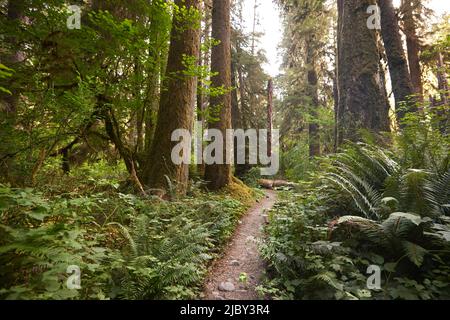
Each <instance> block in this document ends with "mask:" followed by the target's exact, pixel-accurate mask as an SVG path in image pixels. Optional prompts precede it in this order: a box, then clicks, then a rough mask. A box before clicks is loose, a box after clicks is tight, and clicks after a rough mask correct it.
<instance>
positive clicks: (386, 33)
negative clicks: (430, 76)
mask: <svg viewBox="0 0 450 320" xmlns="http://www.w3.org/2000/svg"><path fill="white" fill-rule="evenodd" d="M379 2H380V10H381V33H382V36H383V42H384V47H385V50H386V56H387V60H388V65H389V73H390V75H391V83H392V91H393V92H394V96H395V109H396V113H397V121H398V122H399V123H400V122H401V120H402V119H403V118H404V116H405V115H406V114H407V113H408V112H412V111H414V110H415V103H414V99H412V98H413V97H412V95H413V94H414V90H413V86H412V82H411V75H410V74H409V70H408V64H407V61H406V57H405V51H404V50H403V44H402V38H401V35H400V27H399V25H398V19H397V15H396V13H395V9H394V5H393V3H392V0H384V1H379Z"/></svg>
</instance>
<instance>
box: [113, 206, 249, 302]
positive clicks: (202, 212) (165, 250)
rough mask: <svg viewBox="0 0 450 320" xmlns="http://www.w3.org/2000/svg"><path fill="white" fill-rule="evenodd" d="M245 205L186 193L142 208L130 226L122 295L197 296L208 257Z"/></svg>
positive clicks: (119, 279)
mask: <svg viewBox="0 0 450 320" xmlns="http://www.w3.org/2000/svg"><path fill="white" fill-rule="evenodd" d="M239 212H242V206H241V204H240V203H239V202H236V201H234V200H220V201H218V200H216V201H214V200H209V201H206V202H203V203H202V201H198V200H194V199H185V200H180V201H178V202H172V203H164V204H161V205H160V206H158V207H151V208H146V209H144V210H142V212H141V213H140V215H138V216H136V217H134V218H133V221H132V223H131V225H130V226H129V227H124V226H122V225H119V224H114V226H115V227H117V228H118V230H120V232H121V234H122V236H123V237H124V238H125V239H126V240H127V246H126V247H125V248H124V249H123V256H124V264H123V267H122V268H120V269H118V270H116V277H115V279H116V280H115V285H116V287H117V291H118V295H117V297H118V298H121V299H186V298H190V299H192V298H195V296H196V295H197V294H198V289H199V284H201V282H202V279H203V278H204V276H205V273H206V271H207V269H206V267H207V264H208V262H209V261H210V260H211V259H212V258H213V255H214V254H215V253H217V250H218V248H219V247H220V245H221V244H222V243H223V242H224V241H225V240H226V239H227V238H228V236H229V235H230V234H231V233H232V230H233V229H234V226H235V224H236V221H237V218H238V216H239Z"/></svg>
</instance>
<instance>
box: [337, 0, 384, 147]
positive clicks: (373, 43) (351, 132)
mask: <svg viewBox="0 0 450 320" xmlns="http://www.w3.org/2000/svg"><path fill="white" fill-rule="evenodd" d="M375 4H376V2H375V0H345V1H344V0H338V12H339V15H338V61H337V66H338V71H337V72H338V94H339V106H338V123H339V128H338V142H339V144H340V143H342V142H343V141H344V140H345V139H349V140H352V141H357V140H359V139H360V134H359V132H360V129H368V130H370V131H372V132H376V133H377V132H381V131H384V130H385V129H386V128H384V127H383V125H382V124H383V123H385V121H380V120H379V119H378V115H380V114H387V112H386V110H388V109H389V105H388V102H387V100H386V97H385V95H384V88H383V86H382V84H383V81H382V73H381V70H380V63H379V60H380V52H379V49H378V44H377V42H378V37H377V32H376V30H371V29H369V28H368V27H367V19H368V17H369V16H368V14H367V13H366V12H367V8H368V7H369V6H370V5H375Z"/></svg>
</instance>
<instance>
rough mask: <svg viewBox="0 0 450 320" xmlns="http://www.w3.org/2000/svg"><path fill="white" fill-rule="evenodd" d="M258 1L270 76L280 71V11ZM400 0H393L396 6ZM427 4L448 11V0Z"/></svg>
mask: <svg viewBox="0 0 450 320" xmlns="http://www.w3.org/2000/svg"><path fill="white" fill-rule="evenodd" d="M256 1H257V3H258V9H257V19H258V22H259V26H258V27H257V30H256V31H257V32H263V33H264V36H263V37H262V39H261V42H260V45H259V47H260V48H261V49H264V50H265V51H266V56H267V59H268V63H267V64H266V65H264V68H265V70H266V72H268V73H269V74H270V75H271V76H276V75H278V74H279V73H280V65H281V58H280V57H279V54H278V45H279V43H280V41H281V38H282V35H283V32H282V24H281V18H280V11H279V10H278V7H277V5H276V4H274V3H273V0H256ZM400 2H401V0H394V4H395V5H396V6H398V5H399V4H400ZM254 5H255V0H245V7H244V12H245V14H244V17H245V18H246V21H245V25H246V28H247V32H251V31H252V29H253V11H254V10H253V7H254ZM427 6H428V7H429V8H431V9H433V10H434V11H435V12H436V14H437V15H438V16H441V15H442V14H445V13H448V12H450V0H429V1H428V4H427Z"/></svg>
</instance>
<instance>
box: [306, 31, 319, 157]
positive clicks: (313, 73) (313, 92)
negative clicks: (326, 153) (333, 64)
mask: <svg viewBox="0 0 450 320" xmlns="http://www.w3.org/2000/svg"><path fill="white" fill-rule="evenodd" d="M313 39H314V36H313V35H311V36H310V37H309V40H308V41H307V44H306V46H307V48H306V64H307V68H308V74H307V78H308V79H307V80H308V88H307V92H308V97H309V98H310V101H311V102H310V105H309V114H310V119H309V125H308V126H309V156H310V157H316V156H319V155H320V138H319V125H318V124H317V120H318V119H317V118H318V112H317V108H319V93H318V87H317V85H318V82H319V81H318V76H317V70H316V60H315V57H314V55H315V52H314V48H313V43H312V42H313V41H314V40H313Z"/></svg>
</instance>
